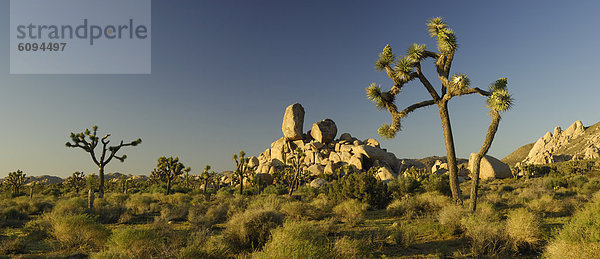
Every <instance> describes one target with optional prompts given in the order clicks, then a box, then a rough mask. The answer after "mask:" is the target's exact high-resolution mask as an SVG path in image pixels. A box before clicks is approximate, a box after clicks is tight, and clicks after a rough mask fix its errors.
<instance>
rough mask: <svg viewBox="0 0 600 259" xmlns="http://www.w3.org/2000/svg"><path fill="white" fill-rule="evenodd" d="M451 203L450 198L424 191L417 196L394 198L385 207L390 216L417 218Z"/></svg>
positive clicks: (433, 212) (435, 211)
mask: <svg viewBox="0 0 600 259" xmlns="http://www.w3.org/2000/svg"><path fill="white" fill-rule="evenodd" d="M448 204H452V203H451V201H450V199H449V198H448V197H446V196H444V195H441V194H438V193H424V194H421V195H418V196H412V197H407V198H403V199H401V200H395V201H393V202H392V203H391V204H390V205H388V207H387V209H386V210H387V212H388V213H389V214H390V215H392V216H404V217H407V218H417V217H422V216H425V215H429V214H435V213H437V212H438V211H439V210H440V209H441V208H442V207H444V206H446V205H448Z"/></svg>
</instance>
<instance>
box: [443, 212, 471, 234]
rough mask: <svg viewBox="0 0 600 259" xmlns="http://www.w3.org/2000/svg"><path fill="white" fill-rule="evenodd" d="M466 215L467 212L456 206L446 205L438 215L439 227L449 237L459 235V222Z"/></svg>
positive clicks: (461, 229) (461, 230) (460, 229)
mask: <svg viewBox="0 0 600 259" xmlns="http://www.w3.org/2000/svg"><path fill="white" fill-rule="evenodd" d="M467 213H468V210H467V209H466V208H464V207H461V206H458V205H454V204H451V205H447V206H445V207H443V208H442V209H441V210H440V212H439V214H438V221H439V222H440V225H442V227H443V228H444V229H445V230H446V231H447V232H448V233H450V234H451V235H456V234H460V233H462V232H463V230H464V229H463V226H462V225H461V223H460V222H461V220H462V218H464V217H465V216H466V215H467Z"/></svg>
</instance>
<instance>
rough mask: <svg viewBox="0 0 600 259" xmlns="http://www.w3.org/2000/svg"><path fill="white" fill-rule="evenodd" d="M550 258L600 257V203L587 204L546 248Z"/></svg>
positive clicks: (545, 253)
mask: <svg viewBox="0 0 600 259" xmlns="http://www.w3.org/2000/svg"><path fill="white" fill-rule="evenodd" d="M544 255H545V256H547V257H548V258H595V257H598V255H600V202H598V201H595V202H592V203H589V204H587V205H586V206H585V207H584V208H583V209H582V210H580V211H578V212H576V213H575V215H573V217H572V218H571V220H570V221H569V223H567V224H566V225H564V227H563V228H562V229H561V230H560V231H559V232H558V233H557V234H556V236H555V237H554V239H553V240H552V241H551V242H550V243H549V244H548V246H546V249H545V252H544Z"/></svg>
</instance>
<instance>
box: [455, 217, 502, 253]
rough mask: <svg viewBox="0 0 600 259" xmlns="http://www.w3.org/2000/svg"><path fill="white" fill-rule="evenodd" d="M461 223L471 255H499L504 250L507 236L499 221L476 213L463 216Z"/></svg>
mask: <svg viewBox="0 0 600 259" xmlns="http://www.w3.org/2000/svg"><path fill="white" fill-rule="evenodd" d="M478 214H479V215H478ZM461 223H462V225H463V228H464V229H465V236H466V237H467V239H468V240H469V242H470V250H471V253H472V255H473V256H477V257H479V256H500V255H502V254H504V253H505V252H506V248H507V239H508V238H507V236H506V233H505V231H504V226H503V224H501V222H500V221H497V220H491V219H490V217H489V215H481V214H480V213H477V214H471V215H469V216H467V217H465V218H463V219H462V220H461Z"/></svg>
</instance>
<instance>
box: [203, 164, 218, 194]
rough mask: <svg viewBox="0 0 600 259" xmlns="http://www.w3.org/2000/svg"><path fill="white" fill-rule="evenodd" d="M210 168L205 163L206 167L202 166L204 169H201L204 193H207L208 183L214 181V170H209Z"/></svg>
mask: <svg viewBox="0 0 600 259" xmlns="http://www.w3.org/2000/svg"><path fill="white" fill-rule="evenodd" d="M209 170H210V165H206V167H204V171H202V176H201V179H202V182H203V183H204V194H207V193H208V185H209V184H210V183H211V182H213V181H214V178H215V171H209Z"/></svg>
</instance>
